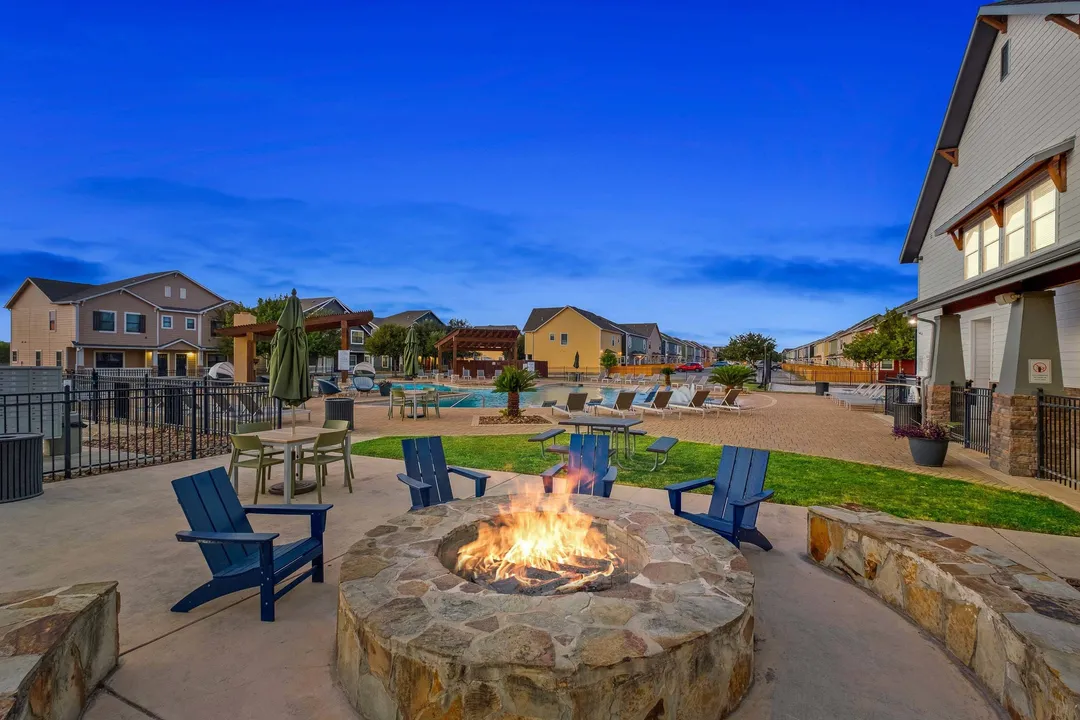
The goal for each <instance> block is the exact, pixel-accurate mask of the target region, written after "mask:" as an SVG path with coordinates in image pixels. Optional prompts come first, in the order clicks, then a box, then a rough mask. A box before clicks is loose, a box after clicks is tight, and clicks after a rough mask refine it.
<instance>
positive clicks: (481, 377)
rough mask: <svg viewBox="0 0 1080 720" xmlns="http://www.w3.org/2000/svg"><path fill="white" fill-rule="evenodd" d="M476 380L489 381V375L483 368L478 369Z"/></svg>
mask: <svg viewBox="0 0 1080 720" xmlns="http://www.w3.org/2000/svg"><path fill="white" fill-rule="evenodd" d="M476 382H487V376H486V375H485V374H484V371H483V370H477V371H476Z"/></svg>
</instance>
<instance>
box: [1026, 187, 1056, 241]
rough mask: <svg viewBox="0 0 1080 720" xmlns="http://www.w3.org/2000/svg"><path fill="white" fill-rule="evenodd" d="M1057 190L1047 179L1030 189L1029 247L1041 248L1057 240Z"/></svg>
mask: <svg viewBox="0 0 1080 720" xmlns="http://www.w3.org/2000/svg"><path fill="white" fill-rule="evenodd" d="M1056 210H1057V190H1056V189H1055V188H1054V183H1053V181H1051V180H1047V181H1045V182H1043V183H1040V184H1039V185H1036V186H1035V188H1034V189H1033V190H1032V191H1031V249H1032V250H1033V251H1034V250H1041V249H1042V248H1044V247H1048V246H1050V245H1053V244H1054V241H1056V240H1057V212H1056Z"/></svg>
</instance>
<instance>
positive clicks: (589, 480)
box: [540, 434, 619, 497]
mask: <svg viewBox="0 0 1080 720" xmlns="http://www.w3.org/2000/svg"><path fill="white" fill-rule="evenodd" d="M611 452H612V451H611V449H610V438H608V436H607V435H576V434H575V435H571V436H570V452H569V454H567V456H566V462H562V463H559V464H558V465H555V466H553V467H550V468H548V469H547V470H545V471H544V472H542V473H541V474H540V478H541V479H542V480H543V482H544V492H545V493H549V494H550V493H551V492H552V491H553V490H554V489H555V476H556V475H558V474H559V473H561V472H563V471H564V470H565V471H567V472H568V478H569V487H568V488H567V490H568V492H570V493H574V494H578V495H596V496H598V497H611V488H612V487H614V485H615V478H616V477H617V476H618V474H619V469H618V468H617V467H614V466H609V465H608V463H609V462H610V458H611Z"/></svg>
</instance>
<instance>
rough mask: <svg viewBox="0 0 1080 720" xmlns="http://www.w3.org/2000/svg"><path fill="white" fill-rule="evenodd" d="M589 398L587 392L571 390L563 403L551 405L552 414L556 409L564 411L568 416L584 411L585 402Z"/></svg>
mask: <svg viewBox="0 0 1080 720" xmlns="http://www.w3.org/2000/svg"><path fill="white" fill-rule="evenodd" d="M588 400H589V393H583V392H581V393H579V392H572V393H570V394H569V395H568V396H567V397H566V404H565V405H552V406H551V411H552V414H554V413H555V411H556V410H558V411H559V412H561V413H566V414H567V415H568V416H573V415H575V414H577V413H583V412H585V403H586V402H588Z"/></svg>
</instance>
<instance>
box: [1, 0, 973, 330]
mask: <svg viewBox="0 0 1080 720" xmlns="http://www.w3.org/2000/svg"><path fill="white" fill-rule="evenodd" d="M728 5H730V4H728V3H715V2H713V3H706V2H701V3H696V2H686V3H677V4H672V3H659V2H654V3H639V2H596V1H594V2H589V3H573V2H566V3H560V2H545V3H481V2H474V3H342V4H333V3H318V2H316V3H293V4H290V5H288V6H286V5H285V4H267V3H243V2H230V3H209V2H202V1H199V0H189V1H188V2H184V3H120V2H108V1H106V2H103V3H79V4H70V5H64V4H54V3H48V2H43V3H18V4H12V5H11V6H9V7H8V8H6V9H5V21H4V22H3V23H2V24H0V63H2V64H3V66H4V67H5V68H8V71H7V72H4V73H0V136H2V137H3V138H4V140H3V142H0V168H2V171H0V294H3V295H5V297H6V296H8V295H9V294H10V293H11V292H12V291H13V290H14V289H15V287H17V285H18V283H19V282H21V280H22V279H23V278H24V277H25V276H27V275H40V276H46V277H56V278H61V279H71V280H81V281H86V282H95V281H105V280H110V279H116V278H118V277H124V276H127V275H134V274H138V273H142V272H148V271H152V270H159V269H179V270H182V271H184V272H187V273H188V274H190V275H191V276H193V277H194V278H195V279H197V280H199V281H200V282H201V283H203V284H204V285H207V286H208V287H210V288H212V289H214V290H216V291H217V292H220V293H222V294H224V295H226V296H227V297H230V298H232V299H236V300H241V301H244V302H252V301H254V299H255V298H256V297H258V296H260V295H267V294H274V293H280V292H287V291H288V290H289V289H290V288H292V287H296V288H297V289H298V291H299V292H300V293H301V294H302V295H308V296H314V295H328V294H333V295H337V296H338V297H340V298H342V299H343V300H344V301H345V302H346V303H348V304H349V305H351V306H352V307H354V308H356V309H372V310H374V311H375V312H376V314H384V313H390V312H396V311H399V310H402V309H407V308H431V309H433V310H435V311H436V313H438V314H439V315H440V316H442V317H443V318H444V319H448V318H449V317H451V316H457V317H465V318H468V319H469V320H470V321H471V322H473V323H474V324H489V323H491V324H503V323H513V324H517V325H519V326H520V325H522V324H523V323H524V322H525V318H526V317H527V316H528V312H529V309H530V308H532V307H534V306H551V305H564V304H574V305H580V306H583V307H586V308H588V309H591V310H593V311H595V312H598V313H601V314H603V315H605V316H607V317H610V318H611V319H613V320H616V321H619V322H652V321H655V322H658V323H660V325H661V327H662V328H663V329H664V330H665V331H668V332H671V333H674V334H677V335H682V336H685V337H688V338H692V339H697V340H701V341H707V342H714V341H715V342H718V343H719V342H723V341H724V340H726V338H727V337H728V336H729V335H730V334H732V333H736V332H742V331H746V330H755V331H761V332H767V333H769V334H772V335H774V336H775V337H776V338H777V339H778V341H779V342H780V344H781V345H782V346H788V345H794V344H797V343H799V342H805V341H809V340H812V339H814V338H816V337H819V336H820V335H822V334H825V333H828V332H831V331H833V330H834V329H838V328H840V327H843V326H847V325H849V324H851V323H853V322H855V321H857V320H859V319H861V318H862V317H864V316H866V315H869V314H871V313H873V312H876V311H880V310H882V309H884V308H885V307H887V306H893V305H896V304H898V303H900V302H903V301H905V300H908V299H910V298H911V297H914V295H915V269H914V266H900V265H898V264H897V260H896V258H897V256H898V254H899V250H900V245H901V242H902V238H903V233H904V230H905V228H906V225H907V222H908V220H909V218H910V216H911V212H912V209H913V207H914V202H915V199H916V197H917V195H918V191H919V186H920V183H921V181H922V177H923V174H924V172H925V169H926V164H927V162H928V160H929V157H930V153H931V151H932V149H933V143H934V139H935V137H936V135H937V130H938V126H939V123H940V120H941V117H942V115H943V113H944V109H945V105H946V103H947V101H948V95H949V91H950V90H951V87H952V83H953V80H954V78H955V73H956V70H957V68H958V66H959V62H960V59H961V57H962V55H963V50H964V45H965V42H966V39H967V36H968V34H969V32H970V28H971V23H972V21H973V20H974V16H975V11H976V8H977V4H976V3H970V2H920V1H915V2H909V3H908V4H906V5H905V6H904V8H903V11H902V12H899V11H898V9H897V8H896V6H893V5H888V4H881V3H861V2H860V3H855V2H835V3H823V4H818V5H815V6H813V7H812V8H811V7H807V6H806V5H805V4H804V3H798V4H797V3H787V2H782V1H781V2H776V3H771V4H768V5H761V4H760V3H758V4H749V5H746V4H744V5H743V6H741V7H728ZM9 330H10V328H9V323H8V322H7V319H6V318H4V319H3V322H2V327H0V335H2V337H4V338H7V337H8V334H9Z"/></svg>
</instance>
